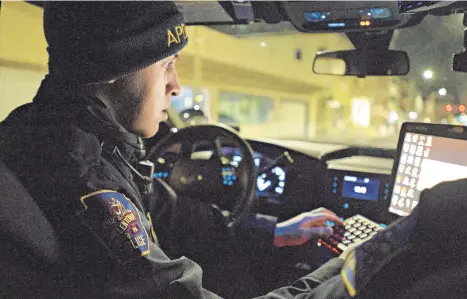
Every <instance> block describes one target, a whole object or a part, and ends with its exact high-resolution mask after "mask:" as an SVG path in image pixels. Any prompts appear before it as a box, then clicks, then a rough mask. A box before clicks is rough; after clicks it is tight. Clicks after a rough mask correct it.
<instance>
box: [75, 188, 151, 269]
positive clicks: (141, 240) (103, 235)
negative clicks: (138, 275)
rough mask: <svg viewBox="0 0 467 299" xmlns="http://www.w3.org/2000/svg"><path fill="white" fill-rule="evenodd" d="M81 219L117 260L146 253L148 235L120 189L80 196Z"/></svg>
mask: <svg viewBox="0 0 467 299" xmlns="http://www.w3.org/2000/svg"><path fill="white" fill-rule="evenodd" d="M80 201H81V203H82V205H83V210H81V211H79V212H78V217H79V218H80V219H81V222H82V223H83V224H84V225H85V226H86V227H87V228H88V229H89V230H90V231H91V232H92V233H93V234H94V235H95V236H96V237H97V238H98V240H99V241H100V242H101V243H102V244H103V245H104V246H105V247H107V248H108V249H109V250H110V252H111V254H112V255H114V256H115V257H116V258H117V259H118V260H119V261H121V262H123V263H126V262H130V261H131V260H134V259H136V258H138V257H141V256H145V255H148V254H149V253H150V250H149V237H148V233H147V231H146V229H145V228H144V226H143V223H142V221H141V215H140V213H139V211H138V209H137V208H136V207H135V205H134V204H133V203H132V202H131V201H130V200H129V199H128V198H127V197H126V196H125V195H123V194H122V193H120V192H116V191H113V190H100V191H97V192H93V193H90V194H88V195H85V196H83V197H81V199H80Z"/></svg>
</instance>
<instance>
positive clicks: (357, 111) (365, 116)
mask: <svg viewBox="0 0 467 299" xmlns="http://www.w3.org/2000/svg"><path fill="white" fill-rule="evenodd" d="M370 119H371V104H370V101H369V100H368V99H365V98H353V99H352V121H353V123H354V124H355V125H357V126H361V127H368V126H369V125H370Z"/></svg>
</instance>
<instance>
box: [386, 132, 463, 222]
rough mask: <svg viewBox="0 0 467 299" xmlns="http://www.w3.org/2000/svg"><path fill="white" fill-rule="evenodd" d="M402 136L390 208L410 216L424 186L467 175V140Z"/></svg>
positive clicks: (407, 134)
mask: <svg viewBox="0 0 467 299" xmlns="http://www.w3.org/2000/svg"><path fill="white" fill-rule="evenodd" d="M403 138H404V142H403V145H402V150H401V151H400V153H399V154H400V157H399V164H398V165H397V173H396V177H395V182H394V189H393V193H392V198H391V203H390V207H389V211H390V212H392V213H394V214H397V215H400V216H407V215H409V214H410V213H411V212H412V210H413V208H415V207H416V206H417V204H418V202H419V199H420V193H421V192H422V191H423V189H426V188H431V187H433V186H435V185H437V184H438V183H440V182H443V181H453V180H458V179H463V178H467V141H466V140H460V139H453V138H446V137H439V136H430V135H424V134H416V133H406V134H405V136H404V137H403Z"/></svg>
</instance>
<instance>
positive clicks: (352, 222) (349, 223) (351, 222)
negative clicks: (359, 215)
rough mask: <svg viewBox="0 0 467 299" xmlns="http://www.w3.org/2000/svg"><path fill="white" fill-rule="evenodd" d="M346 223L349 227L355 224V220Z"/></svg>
mask: <svg viewBox="0 0 467 299" xmlns="http://www.w3.org/2000/svg"><path fill="white" fill-rule="evenodd" d="M345 223H346V224H348V225H352V224H354V223H355V220H348V221H346V222H345Z"/></svg>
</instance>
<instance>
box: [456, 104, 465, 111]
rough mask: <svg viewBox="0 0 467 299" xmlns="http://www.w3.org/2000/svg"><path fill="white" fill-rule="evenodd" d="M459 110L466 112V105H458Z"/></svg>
mask: <svg viewBox="0 0 467 299" xmlns="http://www.w3.org/2000/svg"><path fill="white" fill-rule="evenodd" d="M457 111H459V112H460V113H464V112H465V105H464V104H461V105H459V106H457Z"/></svg>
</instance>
